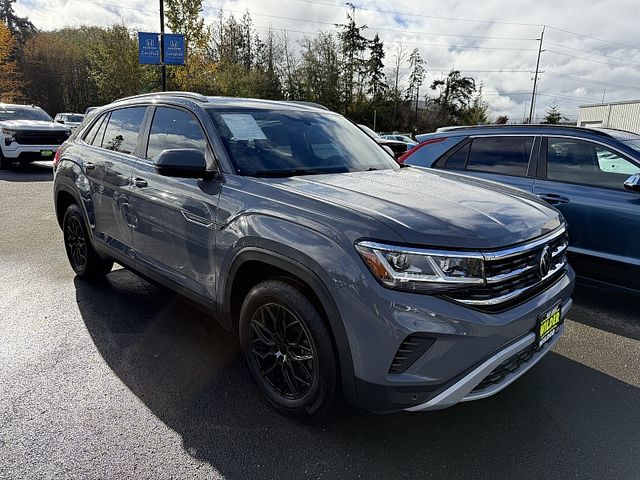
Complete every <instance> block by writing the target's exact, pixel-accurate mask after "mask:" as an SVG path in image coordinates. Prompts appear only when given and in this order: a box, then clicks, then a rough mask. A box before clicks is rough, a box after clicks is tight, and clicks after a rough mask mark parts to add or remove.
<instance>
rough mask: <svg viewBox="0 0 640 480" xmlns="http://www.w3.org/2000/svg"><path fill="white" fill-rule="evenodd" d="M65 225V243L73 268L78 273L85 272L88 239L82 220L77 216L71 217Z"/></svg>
mask: <svg viewBox="0 0 640 480" xmlns="http://www.w3.org/2000/svg"><path fill="white" fill-rule="evenodd" d="M66 220H67V221H66V222H65V225H64V243H65V246H66V248H67V255H68V257H69V262H70V263H71V267H72V268H73V269H74V270H75V271H76V272H78V271H80V272H82V271H84V270H85V269H86V267H87V239H86V238H85V236H84V231H83V230H82V225H81V224H80V220H79V219H78V217H76V216H75V215H71V216H69V218H67V219H66Z"/></svg>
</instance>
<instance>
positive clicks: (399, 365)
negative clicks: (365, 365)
mask: <svg viewBox="0 0 640 480" xmlns="http://www.w3.org/2000/svg"><path fill="white" fill-rule="evenodd" d="M435 341H436V339H435V338H432V337H428V336H425V335H423V334H420V333H415V334H413V335H409V336H408V337H407V338H405V339H404V341H403V342H402V343H401V344H400V348H398V351H397V352H396V355H395V357H393V361H392V362H391V366H390V367H389V373H402V372H404V371H406V370H407V368H409V367H410V366H411V365H413V364H414V363H415V362H416V360H418V359H419V358H420V357H421V356H422V355H424V354H425V352H426V351H427V350H429V348H431V346H432V345H433V344H434V343H435Z"/></svg>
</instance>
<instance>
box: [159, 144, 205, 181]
mask: <svg viewBox="0 0 640 480" xmlns="http://www.w3.org/2000/svg"><path fill="white" fill-rule="evenodd" d="M155 167H156V171H157V172H158V173H159V174H160V175H164V176H165V177H179V178H205V177H208V176H210V173H209V172H207V161H206V160H205V158H204V154H203V153H202V152H201V151H200V150H194V149H191V148H180V149H173V150H164V151H163V152H162V153H161V154H160V155H159V156H158V158H157V159H156V161H155Z"/></svg>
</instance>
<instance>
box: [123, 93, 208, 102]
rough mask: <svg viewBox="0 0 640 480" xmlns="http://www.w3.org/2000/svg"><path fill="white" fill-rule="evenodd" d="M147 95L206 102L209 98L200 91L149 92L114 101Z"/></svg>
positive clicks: (145, 96) (147, 96)
mask: <svg viewBox="0 0 640 480" xmlns="http://www.w3.org/2000/svg"><path fill="white" fill-rule="evenodd" d="M149 97H180V98H188V99H190V100H196V101H198V102H208V101H209V99H208V98H207V97H205V96H204V95H202V94H200V93H195V92H151V93H141V94H140V95H132V96H130V97H125V98H120V99H118V100H116V102H122V101H124V100H133V99H136V98H149Z"/></svg>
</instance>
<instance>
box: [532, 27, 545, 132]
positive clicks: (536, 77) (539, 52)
mask: <svg viewBox="0 0 640 480" xmlns="http://www.w3.org/2000/svg"><path fill="white" fill-rule="evenodd" d="M545 27H546V25H543V26H542V33H541V34H540V38H539V39H538V40H540V45H539V47H538V60H537V62H536V74H535V76H534V77H533V91H532V92H531V108H530V109H529V123H533V109H534V105H535V103H536V87H537V86H538V70H539V69H540V54H541V53H542V52H543V51H544V50H542V40H543V39H544V29H545Z"/></svg>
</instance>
